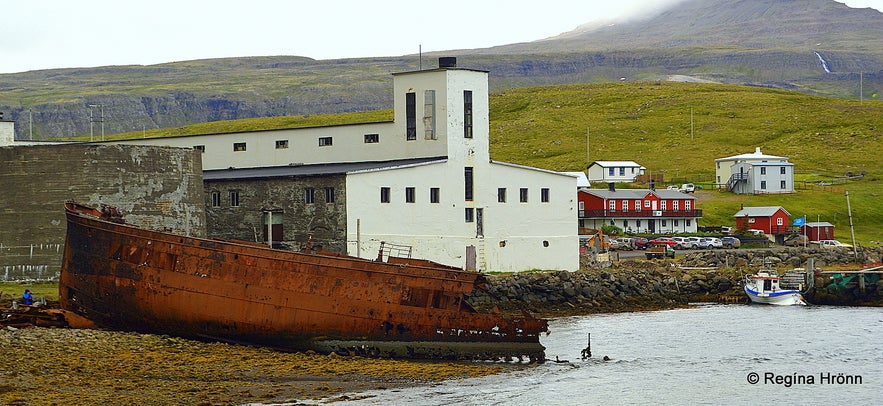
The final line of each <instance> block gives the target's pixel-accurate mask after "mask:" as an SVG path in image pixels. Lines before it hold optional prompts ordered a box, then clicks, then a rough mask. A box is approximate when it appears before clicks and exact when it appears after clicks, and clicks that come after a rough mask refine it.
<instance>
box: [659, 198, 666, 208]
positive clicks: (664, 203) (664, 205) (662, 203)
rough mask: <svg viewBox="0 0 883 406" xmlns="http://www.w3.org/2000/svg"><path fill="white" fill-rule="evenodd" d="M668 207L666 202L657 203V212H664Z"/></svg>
mask: <svg viewBox="0 0 883 406" xmlns="http://www.w3.org/2000/svg"><path fill="white" fill-rule="evenodd" d="M667 206H668V201H666V200H662V201H660V202H659V210H665V209H666V208H667Z"/></svg>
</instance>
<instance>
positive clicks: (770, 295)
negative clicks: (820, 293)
mask: <svg viewBox="0 0 883 406" xmlns="http://www.w3.org/2000/svg"><path fill="white" fill-rule="evenodd" d="M745 294H747V295H748V298H749V299H751V303H757V304H768V305H778V306H805V305H806V301H805V300H803V295H802V294H800V291H798V290H780V291H777V292H763V293H761V292H757V291H755V290H752V289H751V288H749V287H748V286H745Z"/></svg>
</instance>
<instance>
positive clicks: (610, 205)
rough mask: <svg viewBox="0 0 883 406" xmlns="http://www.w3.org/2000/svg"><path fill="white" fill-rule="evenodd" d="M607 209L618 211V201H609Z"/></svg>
mask: <svg viewBox="0 0 883 406" xmlns="http://www.w3.org/2000/svg"><path fill="white" fill-rule="evenodd" d="M607 207H608V208H609V209H610V211H616V200H609V201H607Z"/></svg>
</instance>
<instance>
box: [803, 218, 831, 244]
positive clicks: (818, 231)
mask: <svg viewBox="0 0 883 406" xmlns="http://www.w3.org/2000/svg"><path fill="white" fill-rule="evenodd" d="M800 234H803V235H805V236H806V238H808V239H809V240H810V241H819V240H833V239H834V225H833V224H831V223H829V222H827V221H814V222H812V223H806V224H804V225H802V226H800Z"/></svg>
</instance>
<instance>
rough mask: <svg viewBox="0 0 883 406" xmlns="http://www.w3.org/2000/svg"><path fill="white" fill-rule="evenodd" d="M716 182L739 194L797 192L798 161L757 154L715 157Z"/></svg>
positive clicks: (758, 151)
mask: <svg viewBox="0 0 883 406" xmlns="http://www.w3.org/2000/svg"><path fill="white" fill-rule="evenodd" d="M714 164H715V170H714V173H715V182H716V183H717V184H718V186H719V187H720V188H726V190H727V191H731V192H733V193H737V194H766V193H794V164H792V163H790V162H788V158H786V157H781V156H775V155H767V154H764V153H762V152H760V147H758V148H756V149H755V150H754V152H753V153H749V154H740V155H734V156H730V157H726V158H718V159H715V160H714Z"/></svg>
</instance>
